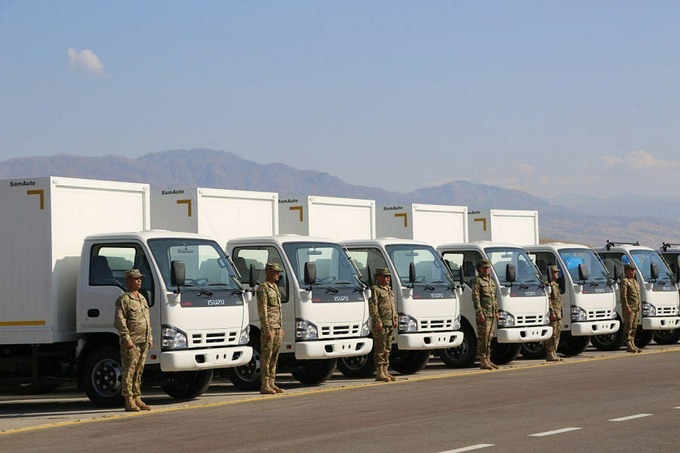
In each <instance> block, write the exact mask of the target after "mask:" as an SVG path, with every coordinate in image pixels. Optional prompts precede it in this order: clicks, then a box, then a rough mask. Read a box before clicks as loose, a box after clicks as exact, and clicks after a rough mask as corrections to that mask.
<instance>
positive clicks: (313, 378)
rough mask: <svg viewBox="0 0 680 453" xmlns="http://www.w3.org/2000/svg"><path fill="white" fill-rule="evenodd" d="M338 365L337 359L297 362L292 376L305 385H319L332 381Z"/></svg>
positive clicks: (291, 372) (292, 370)
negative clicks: (331, 378)
mask: <svg viewBox="0 0 680 453" xmlns="http://www.w3.org/2000/svg"><path fill="white" fill-rule="evenodd" d="M336 364H337V360H336V359H319V360H296V361H295V363H293V364H292V365H291V367H290V368H291V370H290V374H292V375H293V377H294V378H295V379H297V380H298V381H300V382H302V383H303V384H308V385H317V384H321V383H323V382H326V381H327V380H328V379H330V377H331V376H332V375H333V372H334V371H335V366H336Z"/></svg>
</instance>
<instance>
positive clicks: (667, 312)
mask: <svg viewBox="0 0 680 453" xmlns="http://www.w3.org/2000/svg"><path fill="white" fill-rule="evenodd" d="M677 313H678V307H657V308H656V315H657V316H675V315H676V314H677Z"/></svg>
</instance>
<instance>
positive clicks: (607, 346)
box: [590, 326, 624, 351]
mask: <svg viewBox="0 0 680 453" xmlns="http://www.w3.org/2000/svg"><path fill="white" fill-rule="evenodd" d="M623 340H624V338H623V326H621V328H619V330H617V331H616V332H614V333H608V334H605V335H593V336H592V337H591V338H590V344H592V345H593V347H594V348H595V349H597V350H599V351H616V350H618V349H620V348H621V346H622V345H623Z"/></svg>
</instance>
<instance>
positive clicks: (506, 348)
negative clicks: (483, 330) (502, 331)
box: [491, 338, 522, 365]
mask: <svg viewBox="0 0 680 453" xmlns="http://www.w3.org/2000/svg"><path fill="white" fill-rule="evenodd" d="M521 349H522V345H521V344H520V343H498V342H497V341H496V339H495V338H494V340H493V341H492V342H491V361H492V362H493V363H495V364H497V365H507V364H508V363H510V362H512V361H513V360H515V359H516V358H517V356H518V355H519V351H520V350H521Z"/></svg>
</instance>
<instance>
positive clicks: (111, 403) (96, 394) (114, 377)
mask: <svg viewBox="0 0 680 453" xmlns="http://www.w3.org/2000/svg"><path fill="white" fill-rule="evenodd" d="M82 373H83V388H84V389H85V394H86V395H87V397H88V398H89V399H90V401H92V402H93V403H94V404H95V405H97V406H99V407H116V406H120V405H122V404H123V396H122V395H121V393H120V391H121V386H122V383H123V368H122V367H121V362H120V349H119V348H118V347H115V346H105V347H101V348H99V349H95V350H94V351H92V353H91V354H90V356H89V357H87V359H85V362H84V363H83V371H82Z"/></svg>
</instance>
